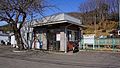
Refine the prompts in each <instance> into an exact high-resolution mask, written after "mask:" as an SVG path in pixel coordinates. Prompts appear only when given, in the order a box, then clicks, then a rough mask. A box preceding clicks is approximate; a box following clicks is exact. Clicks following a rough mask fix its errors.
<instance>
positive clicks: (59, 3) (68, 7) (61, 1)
mask: <svg viewBox="0 0 120 68" xmlns="http://www.w3.org/2000/svg"><path fill="white" fill-rule="evenodd" d="M46 1H47V2H48V3H49V4H51V5H55V8H51V9H49V10H46V11H45V12H44V15H45V16H47V15H52V14H55V13H63V12H65V13H67V12H79V5H80V4H81V3H83V2H85V1H87V0H46ZM4 24H6V23H4V22H0V26H2V25H4Z"/></svg>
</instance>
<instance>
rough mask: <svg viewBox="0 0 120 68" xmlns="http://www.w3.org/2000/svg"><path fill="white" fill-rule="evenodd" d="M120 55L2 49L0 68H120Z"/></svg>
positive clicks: (0, 50) (0, 52)
mask: <svg viewBox="0 0 120 68" xmlns="http://www.w3.org/2000/svg"><path fill="white" fill-rule="evenodd" d="M119 57H120V53H112V52H111V53H110V52H85V51H81V52H79V53H76V54H72V53H69V54H60V53H58V54H55V53H48V52H42V51H27V52H12V49H8V47H4V48H3V47H2V48H0V68H68V67H69V68H120V59H119Z"/></svg>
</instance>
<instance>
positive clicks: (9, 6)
mask: <svg viewBox="0 0 120 68" xmlns="http://www.w3.org/2000/svg"><path fill="white" fill-rule="evenodd" d="M46 7H48V6H47V5H45V1H44V0H1V2H0V21H6V22H7V23H8V24H11V27H12V28H13V29H14V34H15V38H16V40H17V45H18V47H19V49H20V50H22V49H24V46H23V41H22V38H21V32H20V30H21V28H22V27H23V25H24V24H25V23H26V19H27V18H30V16H31V15H35V14H37V13H42V12H43V11H44V8H46ZM18 23H19V24H20V25H19V26H18Z"/></svg>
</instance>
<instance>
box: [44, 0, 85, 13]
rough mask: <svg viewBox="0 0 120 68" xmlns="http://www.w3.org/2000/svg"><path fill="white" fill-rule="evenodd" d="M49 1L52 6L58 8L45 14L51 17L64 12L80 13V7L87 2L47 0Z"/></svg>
mask: <svg viewBox="0 0 120 68" xmlns="http://www.w3.org/2000/svg"><path fill="white" fill-rule="evenodd" d="M47 1H48V2H49V3H50V4H53V5H55V7H56V8H54V9H50V10H47V11H46V12H45V14H46V15H51V14H55V13H63V12H79V5H80V4H81V3H83V2H85V1H87V0H47ZM57 8H58V9H57Z"/></svg>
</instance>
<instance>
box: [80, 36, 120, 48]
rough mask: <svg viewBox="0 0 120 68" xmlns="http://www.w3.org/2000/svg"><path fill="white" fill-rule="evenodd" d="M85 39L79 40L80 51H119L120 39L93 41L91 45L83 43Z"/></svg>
mask: <svg viewBox="0 0 120 68" xmlns="http://www.w3.org/2000/svg"><path fill="white" fill-rule="evenodd" d="M84 40H85V39H81V41H80V48H81V49H95V50H120V38H104V39H100V38H99V39H98V38H97V39H94V43H93V44H89V43H84Z"/></svg>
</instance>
